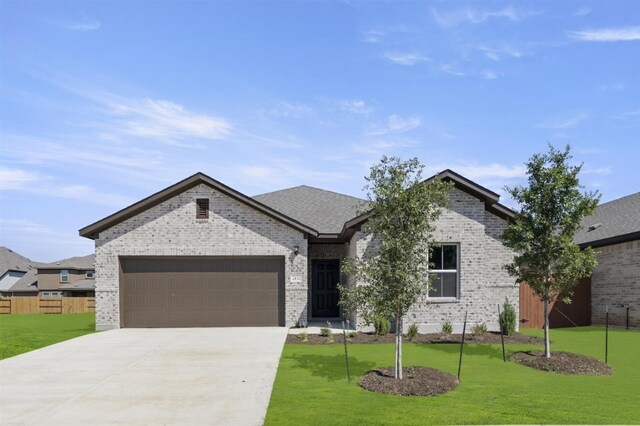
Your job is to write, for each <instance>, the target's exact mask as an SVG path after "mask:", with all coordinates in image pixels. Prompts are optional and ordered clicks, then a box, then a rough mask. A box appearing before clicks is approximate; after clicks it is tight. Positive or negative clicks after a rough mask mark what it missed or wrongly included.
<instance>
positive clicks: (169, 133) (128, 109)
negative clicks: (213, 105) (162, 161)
mask: <svg viewBox="0 0 640 426" xmlns="http://www.w3.org/2000/svg"><path fill="white" fill-rule="evenodd" d="M105 103H106V105H107V106H108V108H109V109H110V111H109V112H110V113H111V114H112V115H113V116H115V117H117V118H116V122H117V124H118V125H119V128H120V130H122V131H124V132H125V133H128V134H130V135H133V136H138V137H145V138H149V137H151V138H158V139H159V140H164V141H179V140H185V139H193V138H197V139H208V140H214V139H223V138H225V137H227V136H228V135H229V133H230V131H231V124H230V123H229V122H228V121H227V120H225V119H223V118H219V117H214V116H211V115H207V114H202V113H194V112H192V111H189V110H187V108H186V107H184V106H183V105H180V104H178V103H175V102H171V101H167V100H154V99H142V100H136V99H122V98H121V99H118V100H114V101H110V100H106V99H105Z"/></svg>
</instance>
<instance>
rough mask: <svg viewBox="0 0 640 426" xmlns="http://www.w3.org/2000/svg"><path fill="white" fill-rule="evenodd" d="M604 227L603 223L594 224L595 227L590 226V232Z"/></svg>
mask: <svg viewBox="0 0 640 426" xmlns="http://www.w3.org/2000/svg"><path fill="white" fill-rule="evenodd" d="M601 226H602V224H601V223H594V224H593V225H591V226H589V231H595V230H596V229H598V228H600V227H601Z"/></svg>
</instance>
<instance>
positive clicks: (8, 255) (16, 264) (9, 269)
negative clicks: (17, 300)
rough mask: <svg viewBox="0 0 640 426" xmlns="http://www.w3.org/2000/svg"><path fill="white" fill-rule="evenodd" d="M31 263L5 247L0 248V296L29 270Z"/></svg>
mask: <svg viewBox="0 0 640 426" xmlns="http://www.w3.org/2000/svg"><path fill="white" fill-rule="evenodd" d="M31 264H32V262H31V261H30V260H29V259H27V258H26V257H24V256H21V255H19V254H18V253H16V252H14V251H13V250H10V249H8V248H6V247H0V294H1V295H3V296H4V295H5V294H6V293H7V292H8V291H9V289H10V288H11V287H12V286H13V285H14V284H15V283H17V282H18V280H19V279H20V278H22V277H23V276H24V275H25V274H26V273H27V272H29V271H30V270H31Z"/></svg>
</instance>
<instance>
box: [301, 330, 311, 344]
mask: <svg viewBox="0 0 640 426" xmlns="http://www.w3.org/2000/svg"><path fill="white" fill-rule="evenodd" d="M298 339H300V340H302V342H303V343H307V342H308V341H309V336H308V335H307V332H306V331H303V332H302V333H299V334H298Z"/></svg>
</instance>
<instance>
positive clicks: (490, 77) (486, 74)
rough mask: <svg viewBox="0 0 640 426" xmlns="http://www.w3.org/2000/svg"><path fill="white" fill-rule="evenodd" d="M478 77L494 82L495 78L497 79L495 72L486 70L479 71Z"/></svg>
mask: <svg viewBox="0 0 640 426" xmlns="http://www.w3.org/2000/svg"><path fill="white" fill-rule="evenodd" d="M480 75H481V76H482V78H484V79H485V80H495V79H496V78H498V74H497V73H496V72H495V71H493V70H490V69H488V68H487V69H484V70H482V71H480Z"/></svg>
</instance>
